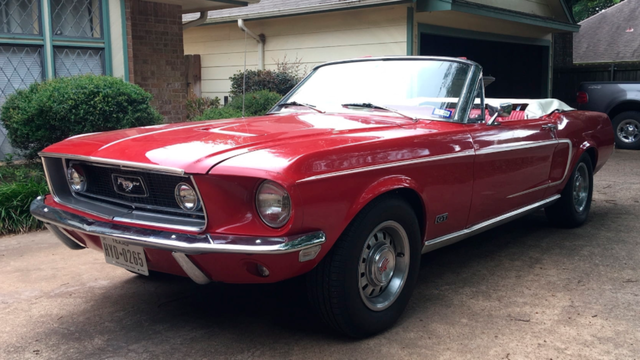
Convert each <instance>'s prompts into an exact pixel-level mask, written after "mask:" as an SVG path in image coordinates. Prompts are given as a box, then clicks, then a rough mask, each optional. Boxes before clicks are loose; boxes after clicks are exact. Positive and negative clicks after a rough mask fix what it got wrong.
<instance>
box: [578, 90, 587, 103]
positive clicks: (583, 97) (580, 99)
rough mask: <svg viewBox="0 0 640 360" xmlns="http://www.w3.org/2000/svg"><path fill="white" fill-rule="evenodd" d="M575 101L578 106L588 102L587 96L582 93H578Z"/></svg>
mask: <svg viewBox="0 0 640 360" xmlns="http://www.w3.org/2000/svg"><path fill="white" fill-rule="evenodd" d="M577 100H578V104H586V103H588V102H589V95H588V94H587V93H586V92H584V91H580V92H578V97H577Z"/></svg>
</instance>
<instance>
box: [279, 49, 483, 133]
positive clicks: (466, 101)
mask: <svg viewBox="0 0 640 360" xmlns="http://www.w3.org/2000/svg"><path fill="white" fill-rule="evenodd" d="M370 61H443V62H456V63H461V64H465V65H469V66H470V71H469V74H468V75H467V79H466V82H465V85H464V88H463V90H462V94H461V95H460V99H459V101H458V110H457V111H456V113H455V116H454V118H453V119H450V120H448V119H435V118H419V119H421V120H432V121H443V122H455V123H466V122H467V120H468V117H469V113H470V111H471V108H472V104H473V101H474V96H475V95H474V92H475V89H476V87H475V86H477V82H478V81H479V79H480V80H481V79H482V67H481V66H480V65H479V64H478V63H476V62H474V61H471V60H467V59H460V58H452V57H442V56H383V57H367V58H356V59H346V60H337V61H330V62H326V63H324V64H320V65H317V66H315V67H314V68H313V69H312V71H311V72H310V73H309V74H308V75H307V76H305V77H304V79H302V80H301V81H300V82H299V83H298V84H297V85H296V86H295V87H294V88H293V89H291V90H290V91H289V92H288V93H287V94H286V95H285V96H283V97H282V99H280V101H278V102H277V103H276V104H275V105H274V106H273V107H272V108H271V109H270V110H269V111H268V112H267V114H274V113H277V112H279V111H280V110H281V109H282V108H281V104H285V103H287V102H289V99H290V98H291V96H292V95H293V94H295V93H296V92H297V91H298V89H299V88H300V87H302V86H303V85H304V84H305V83H306V82H307V81H308V80H309V79H310V78H311V77H312V76H313V75H314V74H315V73H316V71H317V70H318V69H320V68H323V67H326V66H332V65H339V64H348V63H356V62H370ZM314 105H315V104H314Z"/></svg>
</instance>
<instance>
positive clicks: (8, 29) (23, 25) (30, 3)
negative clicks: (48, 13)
mask: <svg viewBox="0 0 640 360" xmlns="http://www.w3.org/2000/svg"><path fill="white" fill-rule="evenodd" d="M0 22H1V23H0V25H1V26H0V34H3V33H5V34H26V35H37V34H40V1H38V0H0Z"/></svg>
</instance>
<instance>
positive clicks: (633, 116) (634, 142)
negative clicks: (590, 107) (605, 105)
mask: <svg viewBox="0 0 640 360" xmlns="http://www.w3.org/2000/svg"><path fill="white" fill-rule="evenodd" d="M612 122H613V129H614V130H615V132H616V146H617V147H618V148H619V149H630V150H640V112H638V111H626V112H623V113H622V114H620V115H618V116H616V117H614V118H613V120H612Z"/></svg>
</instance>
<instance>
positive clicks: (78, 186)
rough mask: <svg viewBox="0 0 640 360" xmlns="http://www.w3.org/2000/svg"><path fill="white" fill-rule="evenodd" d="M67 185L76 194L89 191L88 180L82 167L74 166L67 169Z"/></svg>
mask: <svg viewBox="0 0 640 360" xmlns="http://www.w3.org/2000/svg"><path fill="white" fill-rule="evenodd" d="M67 183H68V184H69V188H70V189H71V191H73V192H76V193H81V192H84V191H85V190H86V189H87V178H86V177H85V175H84V170H82V167H80V166H79V165H76V164H74V165H71V166H69V167H68V168H67Z"/></svg>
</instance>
